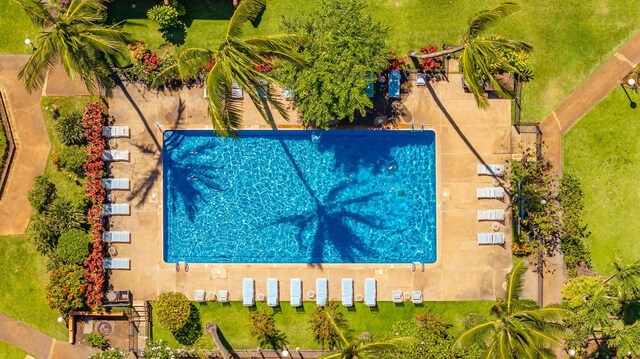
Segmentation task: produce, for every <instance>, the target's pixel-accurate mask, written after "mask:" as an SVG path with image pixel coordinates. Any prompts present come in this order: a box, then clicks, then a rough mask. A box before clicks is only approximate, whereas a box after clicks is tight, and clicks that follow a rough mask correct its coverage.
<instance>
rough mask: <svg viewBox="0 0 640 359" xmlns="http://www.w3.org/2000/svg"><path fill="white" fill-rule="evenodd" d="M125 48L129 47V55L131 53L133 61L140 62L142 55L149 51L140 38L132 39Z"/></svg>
mask: <svg viewBox="0 0 640 359" xmlns="http://www.w3.org/2000/svg"><path fill="white" fill-rule="evenodd" d="M127 48H128V49H129V55H131V59H132V60H133V62H140V61H141V60H142V56H144V54H146V53H147V52H148V51H149V48H148V47H147V44H145V43H144V41H140V40H135V41H133V42H132V43H130V44H129V45H127Z"/></svg>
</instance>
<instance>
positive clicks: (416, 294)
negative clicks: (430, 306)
mask: <svg viewBox="0 0 640 359" xmlns="http://www.w3.org/2000/svg"><path fill="white" fill-rule="evenodd" d="M411 302H412V303H413V304H422V292H421V291H419V290H414V291H413V292H411Z"/></svg>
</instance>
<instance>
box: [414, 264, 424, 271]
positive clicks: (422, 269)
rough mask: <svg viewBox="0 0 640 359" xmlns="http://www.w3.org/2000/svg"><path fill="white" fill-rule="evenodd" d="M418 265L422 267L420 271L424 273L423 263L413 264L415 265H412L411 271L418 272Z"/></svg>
mask: <svg viewBox="0 0 640 359" xmlns="http://www.w3.org/2000/svg"><path fill="white" fill-rule="evenodd" d="M416 265H419V266H420V271H421V272H424V263H422V262H413V263H411V271H412V272H415V271H416Z"/></svg>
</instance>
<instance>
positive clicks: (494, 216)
mask: <svg viewBox="0 0 640 359" xmlns="http://www.w3.org/2000/svg"><path fill="white" fill-rule="evenodd" d="M478 221H498V222H503V221H504V209H479V210H478Z"/></svg>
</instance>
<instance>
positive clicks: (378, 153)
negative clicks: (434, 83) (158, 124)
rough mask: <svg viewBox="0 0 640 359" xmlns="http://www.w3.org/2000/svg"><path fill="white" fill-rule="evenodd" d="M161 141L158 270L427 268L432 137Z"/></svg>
mask: <svg viewBox="0 0 640 359" xmlns="http://www.w3.org/2000/svg"><path fill="white" fill-rule="evenodd" d="M238 134H239V139H238V140H233V139H229V138H222V137H216V136H215V135H214V134H213V133H212V132H211V131H166V132H165V133H164V146H163V186H164V191H163V192H164V194H163V195H164V214H163V216H164V260H165V261H166V262H169V263H173V262H178V261H186V262H189V263H409V262H417V261H419V262H423V263H433V262H435V261H436V186H435V184H436V183H435V167H436V166H435V133H434V132H433V131H424V132H418V131H416V132H412V131H346V130H345V131H338V130H335V131H325V132H320V131H318V132H313V131H288V130H287V131H239V133H238Z"/></svg>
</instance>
